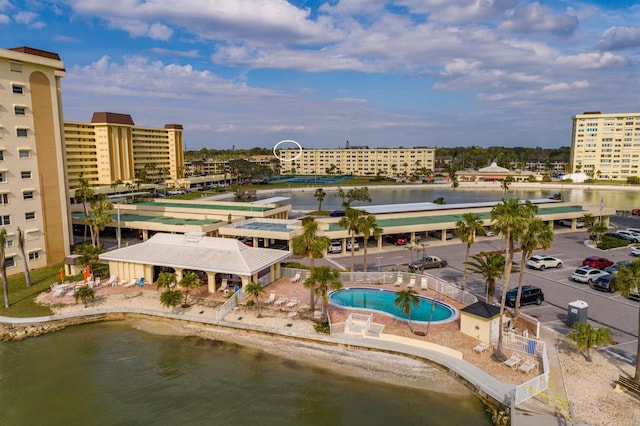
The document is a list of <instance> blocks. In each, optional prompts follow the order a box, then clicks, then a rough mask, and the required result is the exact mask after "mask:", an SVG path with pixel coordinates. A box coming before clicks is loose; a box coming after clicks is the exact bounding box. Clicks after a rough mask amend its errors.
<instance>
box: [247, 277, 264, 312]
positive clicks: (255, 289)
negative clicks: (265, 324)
mask: <svg viewBox="0 0 640 426" xmlns="http://www.w3.org/2000/svg"><path fill="white" fill-rule="evenodd" d="M244 292H245V293H246V294H247V296H253V297H255V299H256V308H257V309H258V318H260V316H261V315H260V312H261V307H260V296H262V295H263V294H264V293H265V292H266V290H265V289H264V287H262V284H259V283H255V282H253V281H251V282H250V283H249V284H247V286H246V287H245V289H244Z"/></svg>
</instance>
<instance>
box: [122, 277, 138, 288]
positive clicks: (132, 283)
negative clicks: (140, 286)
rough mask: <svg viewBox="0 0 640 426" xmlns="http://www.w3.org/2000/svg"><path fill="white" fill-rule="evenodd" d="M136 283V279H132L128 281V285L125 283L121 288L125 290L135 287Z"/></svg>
mask: <svg viewBox="0 0 640 426" xmlns="http://www.w3.org/2000/svg"><path fill="white" fill-rule="evenodd" d="M137 282H138V279H137V278H132V279H131V281H129V282H128V283H126V284H125V285H123V286H122V287H126V288H129V287H133V286H134V285H136V283H137Z"/></svg>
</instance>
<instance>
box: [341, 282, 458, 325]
mask: <svg viewBox="0 0 640 426" xmlns="http://www.w3.org/2000/svg"><path fill="white" fill-rule="evenodd" d="M396 297H397V296H396V292H395V291H393V290H385V289H380V288H369V287H350V288H345V289H342V290H338V291H334V292H333V293H331V294H330V295H329V303H331V304H332V305H335V306H342V307H345V308H353V309H366V310H371V311H378V312H382V313H385V314H388V315H391V316H394V317H396V318H399V319H403V320H406V319H408V318H407V316H406V315H405V313H404V312H403V311H402V310H401V309H400V308H398V307H397V306H396V305H395V303H394V302H395V300H396ZM418 299H419V303H418V306H417V307H414V306H411V321H414V322H431V323H432V324H435V323H446V322H450V321H454V320H455V319H457V318H458V310H457V309H456V308H454V307H453V306H450V305H448V304H446V303H444V302H439V301H437V300H433V299H429V298H428V297H423V296H420V295H418Z"/></svg>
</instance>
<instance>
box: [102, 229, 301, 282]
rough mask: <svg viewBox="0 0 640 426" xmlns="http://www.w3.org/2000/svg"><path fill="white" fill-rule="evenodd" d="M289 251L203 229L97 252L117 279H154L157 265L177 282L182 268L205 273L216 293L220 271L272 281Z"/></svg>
mask: <svg viewBox="0 0 640 426" xmlns="http://www.w3.org/2000/svg"><path fill="white" fill-rule="evenodd" d="M288 257H289V252H287V251H282V250H274V249H268V248H254V247H249V246H247V245H245V244H243V243H242V242H240V241H238V240H236V239H231V238H217V237H207V236H205V235H204V233H202V232H188V233H186V234H164V233H159V234H155V235H154V236H153V237H151V238H149V239H148V240H147V241H145V242H143V243H141V244H137V245H135V246H130V247H124V248H120V249H116V250H113V251H110V252H107V253H103V254H101V255H100V259H101V260H103V261H107V262H109V273H110V274H111V275H115V276H117V277H118V279H119V280H120V281H130V280H132V279H134V278H136V279H139V278H141V277H144V279H145V281H147V282H153V281H154V280H155V279H156V278H157V277H155V276H154V275H155V273H156V272H155V271H156V267H163V268H172V269H173V270H174V271H175V273H176V278H177V280H178V281H180V280H181V279H182V274H183V271H185V270H191V271H202V272H204V273H206V274H207V282H208V284H207V285H208V290H209V292H215V291H216V290H217V289H218V287H217V285H216V277H217V276H218V275H219V274H227V275H235V276H238V277H240V279H241V281H242V286H245V285H247V284H249V283H250V282H252V281H253V282H256V283H257V282H261V283H263V284H268V283H271V282H273V281H275V280H277V279H278V278H280V262H281V261H283V260H285V259H287V258H288Z"/></svg>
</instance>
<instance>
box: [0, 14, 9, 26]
mask: <svg viewBox="0 0 640 426" xmlns="http://www.w3.org/2000/svg"><path fill="white" fill-rule="evenodd" d="M10 22H11V19H10V18H9V17H8V16H7V15H2V14H0V24H8V23H10Z"/></svg>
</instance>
